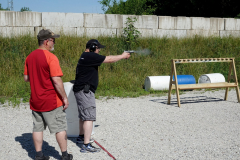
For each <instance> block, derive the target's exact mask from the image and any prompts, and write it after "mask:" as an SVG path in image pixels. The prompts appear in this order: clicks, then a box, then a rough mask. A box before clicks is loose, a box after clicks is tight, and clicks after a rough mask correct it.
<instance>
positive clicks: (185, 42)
mask: <svg viewBox="0 0 240 160" xmlns="http://www.w3.org/2000/svg"><path fill="white" fill-rule="evenodd" d="M88 40H89V39H88V38H86V37H73V36H64V35H63V36H61V37H60V38H58V39H56V44H55V51H54V52H53V53H54V54H55V55H56V56H57V57H58V58H59V61H60V65H61V68H62V70H63V74H64V76H63V77H62V79H63V81H64V82H67V81H70V80H74V79H75V68H76V64H77V62H78V59H79V57H80V56H81V54H82V52H83V51H84V50H85V46H86V42H87V41H88ZM98 40H99V41H100V42H101V43H102V44H103V45H106V48H105V49H102V50H101V52H100V53H101V54H102V55H106V56H107V55H118V54H121V53H122V52H123V51H124V50H125V49H126V48H125V47H126V46H125V43H124V41H123V40H122V39H121V38H118V37H100V38H98ZM139 47H141V48H143V49H144V48H148V49H150V50H151V53H150V54H149V55H146V56H141V55H138V54H135V53H134V54H132V55H131V57H130V59H128V60H121V61H119V62H116V63H112V64H102V65H101V66H100V68H99V87H98V89H97V94H96V95H97V96H111V95H112V96H139V95H144V94H149V92H146V91H144V89H143V84H144V80H145V78H146V77H147V76H160V75H169V74H170V69H171V63H170V60H171V59H179V58H219V57H221V58H225V57H235V63H236V70H237V75H238V77H239V78H240V72H238V69H239V68H240V56H239V52H240V38H233V37H226V38H219V37H208V38H204V37H199V36H195V37H193V38H183V39H177V38H166V37H164V38H142V39H139V42H138V44H137V45H136V46H135V48H132V49H137V48H139ZM36 48H38V44H37V39H36V38H35V37H31V36H28V35H26V36H22V37H13V38H3V37H0V55H1V56H0V96H8V97H12V96H17V97H29V95H30V87H29V84H28V83H25V82H24V80H23V70H24V61H25V58H26V57H27V56H28V55H29V54H30V53H31V52H32V51H33V50H35V49H36ZM228 69H229V63H198V64H181V65H177V73H178V74H191V75H194V77H195V78H196V80H198V78H199V76H200V75H202V74H206V73H222V74H223V75H224V76H225V78H226V77H227V73H228Z"/></svg>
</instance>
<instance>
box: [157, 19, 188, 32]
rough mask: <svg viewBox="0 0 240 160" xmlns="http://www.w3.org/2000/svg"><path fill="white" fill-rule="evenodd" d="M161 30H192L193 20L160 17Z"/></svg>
mask: <svg viewBox="0 0 240 160" xmlns="http://www.w3.org/2000/svg"><path fill="white" fill-rule="evenodd" d="M158 19H159V20H158V21H159V29H174V30H176V29H191V18H189V17H169V16H159V17H158Z"/></svg>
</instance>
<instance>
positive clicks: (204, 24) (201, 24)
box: [191, 17, 211, 30]
mask: <svg viewBox="0 0 240 160" xmlns="http://www.w3.org/2000/svg"><path fill="white" fill-rule="evenodd" d="M191 19H192V29H196V30H201V29H202V30H210V29H211V21H210V18H203V17H191Z"/></svg>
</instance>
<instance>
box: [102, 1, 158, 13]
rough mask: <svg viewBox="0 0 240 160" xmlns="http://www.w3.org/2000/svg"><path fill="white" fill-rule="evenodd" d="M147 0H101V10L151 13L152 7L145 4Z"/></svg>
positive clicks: (105, 11) (106, 11)
mask: <svg viewBox="0 0 240 160" xmlns="http://www.w3.org/2000/svg"><path fill="white" fill-rule="evenodd" d="M147 1H148V0H127V1H125V2H124V1H123V0H120V1H119V2H117V0H102V1H99V2H100V4H102V10H103V11H104V13H105V14H131V15H151V14H153V13H154V10H155V9H154V8H152V7H151V6H147Z"/></svg>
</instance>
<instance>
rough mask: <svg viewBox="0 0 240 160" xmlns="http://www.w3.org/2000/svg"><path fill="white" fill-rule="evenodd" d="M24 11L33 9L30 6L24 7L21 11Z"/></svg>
mask: <svg viewBox="0 0 240 160" xmlns="http://www.w3.org/2000/svg"><path fill="white" fill-rule="evenodd" d="M23 11H32V10H30V9H29V7H22V8H21V10H20V12H23Z"/></svg>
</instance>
